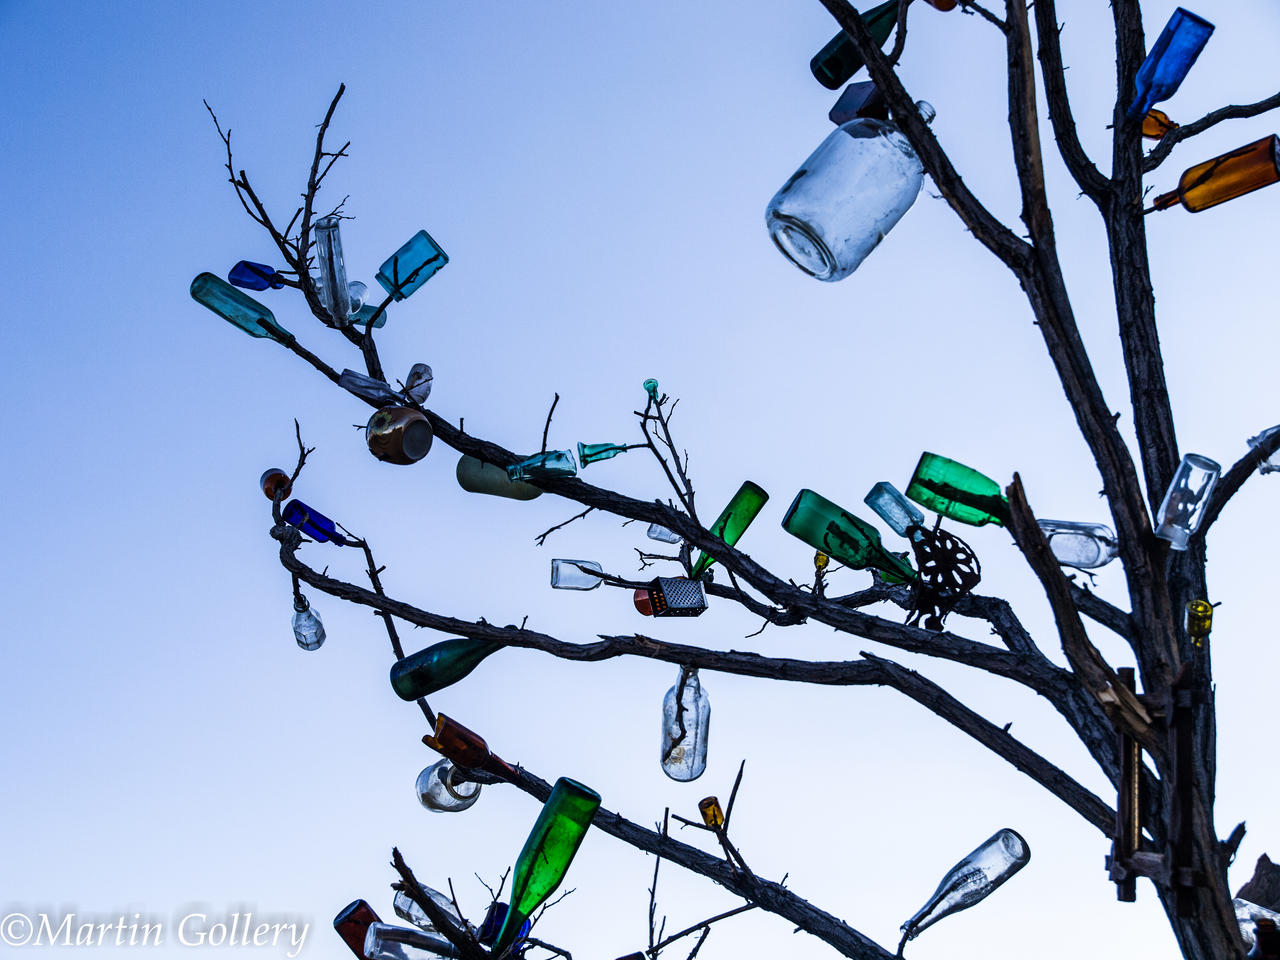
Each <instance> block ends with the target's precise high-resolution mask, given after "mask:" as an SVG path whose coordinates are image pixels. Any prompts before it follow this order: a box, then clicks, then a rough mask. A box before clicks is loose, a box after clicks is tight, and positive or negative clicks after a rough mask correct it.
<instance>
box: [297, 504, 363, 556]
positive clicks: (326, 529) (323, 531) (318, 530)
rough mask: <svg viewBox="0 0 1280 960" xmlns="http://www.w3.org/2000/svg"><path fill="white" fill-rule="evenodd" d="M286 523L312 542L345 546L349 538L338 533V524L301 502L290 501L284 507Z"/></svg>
mask: <svg viewBox="0 0 1280 960" xmlns="http://www.w3.org/2000/svg"><path fill="white" fill-rule="evenodd" d="M283 516H284V522H285V523H288V524H292V525H293V526H295V527H297V528H298V529H299V530H301V531H302V532H303V533H305V534H306V535H307V536H308V537H310V538H311V539H312V540H319V541H320V542H321V543H336V544H337V545H338V546H340V547H341V546H345V545H346V542H347V538H346V537H344V536H343V535H342V534H340V533H339V532H338V527H337V524H335V523H334V522H333V521H332V520H330V519H329V518H328V517H326V516H325V515H324V514H323V513H321V512H320V511H319V510H312V509H311V508H310V507H308V506H307V505H306V504H305V503H303V502H302V501H301V500H290V501H289V502H288V503H286V504H285V505H284V514H283Z"/></svg>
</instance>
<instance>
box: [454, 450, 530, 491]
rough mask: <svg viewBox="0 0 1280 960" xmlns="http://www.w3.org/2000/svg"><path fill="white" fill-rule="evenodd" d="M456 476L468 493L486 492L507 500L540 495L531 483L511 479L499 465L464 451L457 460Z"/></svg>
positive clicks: (459, 483)
mask: <svg viewBox="0 0 1280 960" xmlns="http://www.w3.org/2000/svg"><path fill="white" fill-rule="evenodd" d="M456 476H457V478H458V486H460V487H461V488H462V489H463V490H466V491H467V492H468V493H487V494H488V495H489V496H491V497H505V498H506V499H508V500H532V499H534V498H535V497H540V496H542V491H541V490H540V489H538V488H537V487H535V486H533V485H532V484H528V483H522V482H521V481H519V480H512V479H511V478H510V477H508V476H507V471H505V470H503V469H502V468H501V467H496V466H494V465H493V464H492V463H485V462H484V461H483V460H477V459H476V458H475V457H472V456H468V455H467V454H465V453H464V454H463V455H462V457H461V459H459V460H458V469H457V471H456Z"/></svg>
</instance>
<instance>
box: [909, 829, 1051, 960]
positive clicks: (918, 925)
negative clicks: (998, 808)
mask: <svg viewBox="0 0 1280 960" xmlns="http://www.w3.org/2000/svg"><path fill="white" fill-rule="evenodd" d="M1030 859H1031V849H1030V848H1029V847H1028V846H1027V841H1025V840H1023V839H1022V837H1021V836H1020V835H1019V834H1018V833H1017V831H1014V830H1010V829H1008V828H1007V827H1006V828H1005V829H1003V830H1000V831H999V832H997V833H996V834H995V836H993V837H992V838H991V839H990V840H988V841H987V842H986V843H984V844H983V845H982V846H980V847H978V849H977V850H975V851H973V853H971V854H969V855H968V856H967V857H965V858H964V859H963V860H961V861H960V862H959V863H957V864H956V865H955V866H954V867H952V868H951V870H950V871H949V872H948V873H947V875H946V876H945V877H943V878H942V882H941V883H940V884H938V889H937V890H935V891H934V892H933V896H932V897H930V898H929V902H928V903H926V904H925V905H924V906H923V907H921V908H920V909H919V910H918V911H917V912H916V914H915V916H913V917H912V918H911V919H910V920H908V921H907V922H906V923H904V924H903V925H902V932H903V934H904V935H905V936H904V939H905V940H914V939H915V938H916V937H918V936H920V933H921V931H923V930H924V929H926V928H927V927H930V926H932V925H933V924H935V923H937V922H938V921H939V920H941V919H942V918H943V917H945V916H947V915H949V914H952V913H955V912H956V911H958V910H964V909H966V908H968V907H971V906H973V905H974V904H975V903H977V902H978V901H980V900H984V899H985V898H986V897H988V896H989V895H990V894H991V893H992V891H994V890H995V889H996V887H998V886H1000V884H1002V883H1004V882H1005V881H1006V880H1008V879H1009V878H1010V877H1011V876H1013V875H1014V874H1015V873H1017V872H1018V871H1019V870H1021V869H1022V868H1023V867H1025V866H1026V865H1027V861H1028V860H1030Z"/></svg>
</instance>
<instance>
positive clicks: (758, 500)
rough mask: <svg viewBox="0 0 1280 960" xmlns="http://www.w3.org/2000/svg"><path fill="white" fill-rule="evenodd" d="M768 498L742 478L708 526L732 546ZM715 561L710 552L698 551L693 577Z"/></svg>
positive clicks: (759, 487) (695, 577)
mask: <svg viewBox="0 0 1280 960" xmlns="http://www.w3.org/2000/svg"><path fill="white" fill-rule="evenodd" d="M768 500H769V494H767V493H765V492H764V488H763V487H761V486H760V485H759V484H756V483H752V482H751V481H750V480H744V481H743V483H742V486H740V487H739V488H738V492H737V493H735V494H734V495H733V499H732V500H730V501H729V503H728V505H727V506H726V507H725V508H724V510H722V511H721V512H720V516H718V517H716V522H715V523H713V524H712V525H711V526H710V528H709V529H710V531H711V533H712V534H713V535H714V536H717V537H719V538H720V539H721V540H723V541H724V542H725V543H727V544H728V545H729V546H731V547H732V546H733V545H734V544H735V543H737V542H738V540H739V538H740V537H741V536H742V534H743V532H744V531H746V529H747V527H749V526H751V521H752V520H754V519H755V518H756V517H757V516H758V515H759V513H760V511H761V510H762V509H764V505H765V503H767V502H768ZM715 562H716V558H715V557H713V556H711V555H710V554H708V553H705V552H703V553H699V554H698V559H697V561H696V562H695V563H694V565H693V573H692V577H693V579H694V580H697V579H698V578H699V577H701V576H702V575H703V574H704V573H706V572H707V568H708V567H710V566H711V565H712V564H713V563H715Z"/></svg>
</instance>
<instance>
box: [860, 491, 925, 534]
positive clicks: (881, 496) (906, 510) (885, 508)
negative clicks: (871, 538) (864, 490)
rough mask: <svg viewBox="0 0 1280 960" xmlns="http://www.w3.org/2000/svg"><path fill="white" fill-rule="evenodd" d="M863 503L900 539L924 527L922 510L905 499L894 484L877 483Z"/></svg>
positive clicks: (863, 499)
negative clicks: (911, 531) (914, 529)
mask: <svg viewBox="0 0 1280 960" xmlns="http://www.w3.org/2000/svg"><path fill="white" fill-rule="evenodd" d="M862 502H863V503H865V504H866V505H867V506H868V507H870V508H871V509H872V510H874V511H875V513H876V516H877V517H879V518H880V519H881V520H883V521H884V522H885V523H887V524H888V525H889V529H891V530H892V531H893V532H894V533H896V534H897V535H898V536H900V537H905V536H908V533H907V531H908V530H910V529H911V528H912V527H923V526H924V514H923V513H921V512H920V508H919V507H917V506H916V505H915V504H914V503H912V502H911V501H910V500H908V499H907V498H906V497H904V496H903V495H902V493H901V491H899V490H898V488H897V487H895V486H894V485H893V484H892V483H885V482H883V481H881V482H880V483H877V484H876V485H875V486H874V487H872V488H871V491H870V492H869V493H868V494H867V495H866V496H865V497H863V498H862Z"/></svg>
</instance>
